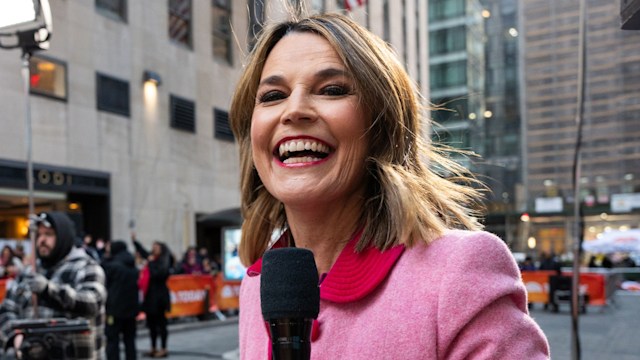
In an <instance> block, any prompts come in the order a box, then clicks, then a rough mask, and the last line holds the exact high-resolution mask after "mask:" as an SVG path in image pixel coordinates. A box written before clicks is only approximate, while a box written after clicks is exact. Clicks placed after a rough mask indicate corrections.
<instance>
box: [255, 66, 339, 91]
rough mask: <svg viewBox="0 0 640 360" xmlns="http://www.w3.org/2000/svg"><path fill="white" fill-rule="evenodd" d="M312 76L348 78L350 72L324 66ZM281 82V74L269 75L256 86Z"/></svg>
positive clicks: (322, 78)
mask: <svg viewBox="0 0 640 360" xmlns="http://www.w3.org/2000/svg"><path fill="white" fill-rule="evenodd" d="M314 77H315V78H317V79H319V80H324V79H330V78H334V77H346V78H349V79H350V78H351V74H350V73H349V72H348V71H346V70H344V69H338V68H326V69H322V70H320V71H318V72H317V73H315V74H314ZM282 82H284V77H283V76H282V75H271V76H267V77H266V78H264V79H262V80H261V81H260V83H259V84H258V87H260V86H263V85H277V84H281V83H282Z"/></svg>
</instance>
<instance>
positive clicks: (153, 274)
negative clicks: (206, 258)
mask: <svg viewBox="0 0 640 360" xmlns="http://www.w3.org/2000/svg"><path fill="white" fill-rule="evenodd" d="M132 239H133V244H134V246H135V248H136V251H137V252H138V253H140V255H141V256H142V257H143V258H145V259H147V263H146V265H145V267H143V269H142V271H141V274H140V280H141V281H140V282H139V285H140V287H141V289H142V293H143V301H142V311H143V312H144V313H145V317H146V322H147V327H148V328H149V336H150V339H151V350H149V351H148V352H145V354H144V355H145V356H147V357H153V358H164V357H167V356H168V354H169V352H168V351H167V341H168V337H169V332H168V330H167V317H166V312H169V311H171V298H170V295H169V288H168V287H167V279H169V275H171V269H173V267H174V263H175V260H174V258H173V255H172V254H171V251H170V250H169V248H168V247H167V245H166V244H165V243H163V242H160V241H154V242H153V244H152V246H151V252H149V251H147V250H146V249H145V248H144V247H143V246H142V244H141V243H140V242H138V241H137V240H136V238H135V234H133V235H132ZM158 337H159V338H160V348H158V347H157V345H158Z"/></svg>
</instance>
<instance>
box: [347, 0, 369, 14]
mask: <svg viewBox="0 0 640 360" xmlns="http://www.w3.org/2000/svg"><path fill="white" fill-rule="evenodd" d="M366 2H367V0H344V8H345V9H346V10H347V11H351V10H353V9H355V8H357V7H358V6H361V5H363V4H364V3H366Z"/></svg>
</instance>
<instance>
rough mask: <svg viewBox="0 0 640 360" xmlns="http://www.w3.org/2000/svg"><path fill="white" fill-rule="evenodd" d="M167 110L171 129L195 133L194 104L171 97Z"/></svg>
mask: <svg viewBox="0 0 640 360" xmlns="http://www.w3.org/2000/svg"><path fill="white" fill-rule="evenodd" d="M169 106H170V107H171V108H170V109H169V111H170V113H171V127H172V128H174V129H178V130H184V131H188V132H192V133H195V132H196V103H194V102H193V101H191V100H187V99H183V98H179V97H177V96H175V95H171V101H170V104H169Z"/></svg>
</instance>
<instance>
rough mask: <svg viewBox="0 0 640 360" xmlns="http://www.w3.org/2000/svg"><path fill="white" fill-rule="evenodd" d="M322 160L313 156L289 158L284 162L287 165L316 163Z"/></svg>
mask: <svg viewBox="0 0 640 360" xmlns="http://www.w3.org/2000/svg"><path fill="white" fill-rule="evenodd" d="M320 160H322V159H320V158H317V157H313V156H302V157H292V158H288V159H286V160H285V161H283V163H285V164H298V163H304V162H314V161H320Z"/></svg>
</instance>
